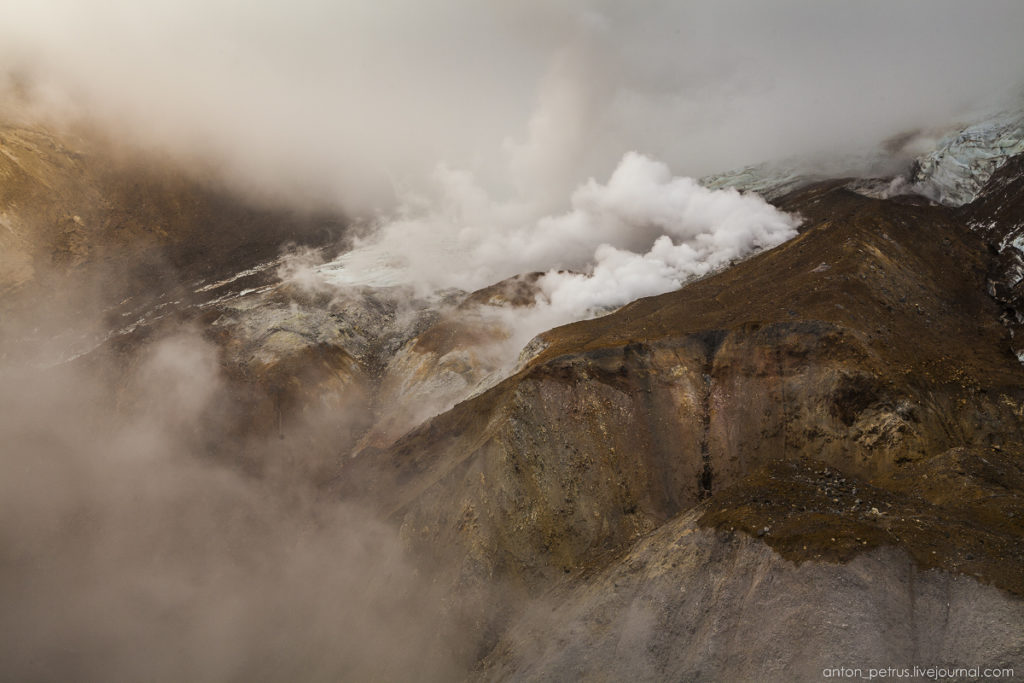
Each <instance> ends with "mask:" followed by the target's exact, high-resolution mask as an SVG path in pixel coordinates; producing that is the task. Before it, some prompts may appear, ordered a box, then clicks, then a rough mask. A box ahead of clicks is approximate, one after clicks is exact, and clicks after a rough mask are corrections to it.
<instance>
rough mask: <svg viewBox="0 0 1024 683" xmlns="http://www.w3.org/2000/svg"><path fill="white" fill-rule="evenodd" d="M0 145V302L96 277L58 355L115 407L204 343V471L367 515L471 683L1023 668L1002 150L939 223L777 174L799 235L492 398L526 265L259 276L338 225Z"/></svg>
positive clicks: (66, 147) (551, 342)
mask: <svg viewBox="0 0 1024 683" xmlns="http://www.w3.org/2000/svg"><path fill="white" fill-rule="evenodd" d="M3 136H4V137H3V140H2V142H3V144H2V145H0V149H2V150H3V152H4V156H3V157H2V158H0V164H2V166H0V169H2V171H3V173H4V178H5V182H4V183H3V184H0V187H2V188H3V192H4V194H3V195H2V199H3V201H4V204H3V214H2V219H3V227H4V229H5V232H3V235H2V238H3V240H4V241H3V242H2V243H0V247H2V249H0V253H2V255H3V262H2V263H0V267H2V273H3V275H2V277H3V278H5V279H4V283H5V284H4V285H3V286H4V287H6V288H7V292H6V295H5V296H4V299H3V301H4V305H5V307H6V310H7V311H9V312H13V313H14V314H18V315H21V314H24V313H25V311H26V310H28V309H27V308H26V306H27V303H35V302H38V301H39V300H40V293H41V292H42V293H44V294H45V293H46V292H47V291H48V290H49V289H53V288H57V289H59V288H60V287H62V286H66V285H67V283H73V282H79V283H80V282H84V281H90V280H92V281H97V282H98V283H99V284H98V285H96V287H95V288H90V297H91V298H93V299H95V298H97V297H96V296H95V291H94V290H97V289H98V290H99V291H100V292H101V295H100V296H99V297H98V299H99V300H100V301H101V302H103V306H106V311H105V313H104V314H103V315H104V316H105V320H104V324H105V325H106V327H104V325H101V326H100V328H101V330H100V334H99V335H98V337H97V339H96V340H94V342H93V344H92V346H97V345H98V347H97V348H96V349H95V350H94V351H93V352H91V353H89V354H87V355H85V356H83V357H82V358H81V359H79V361H78V363H79V364H85V365H90V364H96V365H102V364H103V363H102V361H103V360H104V359H107V360H109V359H113V360H114V361H115V362H114V364H115V365H117V366H119V368H120V370H119V371H118V372H119V373H120V374H116V376H115V380H114V388H115V390H116V391H117V392H118V394H119V396H120V399H119V400H120V402H121V403H122V404H126V405H130V404H131V402H132V401H133V400H134V399H133V396H132V392H133V388H132V386H130V384H129V385H122V384H121V380H120V379H117V378H120V377H127V376H131V374H132V372H133V367H134V365H135V364H136V363H137V362H139V361H138V359H139V358H142V357H143V356H144V355H145V354H144V353H143V352H144V351H145V349H146V347H147V346H148V345H149V344H150V343H151V342H153V341H154V340H159V339H161V338H162V337H164V336H166V335H167V334H173V333H174V332H175V331H176V330H178V329H179V328H181V327H182V326H183V325H184V326H186V327H188V328H189V329H192V330H195V331H196V332H197V333H198V334H199V335H200V336H201V337H203V338H204V339H205V340H206V341H207V342H210V343H212V345H213V347H214V348H215V349H216V359H217V363H218V364H219V369H220V371H221V372H222V373H223V375H224V377H225V379H226V388H225V389H224V395H223V399H224V400H223V401H222V402H221V403H222V405H221V406H219V408H218V409H217V410H216V411H214V413H215V414H213V413H211V415H208V416H206V418H207V419H205V420H204V421H203V429H204V430H206V431H205V432H204V433H203V435H202V436H203V438H202V439H199V440H197V442H198V443H203V444H204V446H203V448H202V449H201V452H200V455H209V454H214V455H223V456H225V457H226V458H228V459H229V460H228V461H229V462H231V463H232V464H234V465H237V464H242V465H243V466H244V468H245V470H246V471H247V472H249V473H250V474H253V475H259V474H261V473H263V472H265V471H266V470H267V468H268V465H270V466H274V467H285V468H287V469H289V470H294V471H295V472H298V473H299V475H298V476H300V477H306V478H308V479H310V480H311V481H312V482H313V483H314V484H315V485H317V486H320V487H322V488H321V492H322V493H324V492H325V493H328V494H330V497H332V498H333V499H343V500H358V501H361V502H364V503H367V504H368V505H369V506H371V507H373V508H376V509H377V510H379V511H380V512H381V514H382V515H383V516H384V517H386V518H387V519H389V520H390V521H391V522H392V523H393V524H394V525H396V526H399V527H400V530H401V535H402V537H403V538H404V540H405V541H406V542H407V544H408V545H409V546H410V547H411V548H412V549H414V551H415V553H416V556H417V558H419V560H420V561H422V562H423V566H424V567H431V566H433V561H436V562H437V563H438V564H437V566H441V567H445V568H451V569H450V576H449V585H448V586H447V588H448V589H449V590H454V591H456V592H457V594H458V595H460V596H465V595H466V593H467V592H468V593H469V595H470V596H471V597H470V598H469V599H466V600H465V602H466V604H465V605H456V606H454V607H453V608H452V615H455V614H456V613H459V614H460V616H464V615H461V612H465V613H466V614H468V618H469V619H470V621H471V622H472V624H473V626H474V629H475V630H474V632H473V634H472V635H471V636H468V637H467V640H468V641H469V642H468V643H460V644H458V646H455V647H453V649H459V650H469V651H471V652H473V653H474V654H473V655H472V656H471V659H472V660H473V661H475V662H476V675H478V676H479V677H481V678H488V679H490V678H514V679H531V680H532V679H542V680H544V679H546V680H564V679H565V678H571V677H578V676H580V675H585V676H587V677H589V678H597V679H601V678H605V679H609V680H615V679H622V678H626V677H629V678H639V679H664V678H670V679H702V678H718V679H728V678H732V679H737V678H739V679H760V680H788V679H791V678H792V677H793V676H796V677H798V678H799V677H807V678H813V677H814V676H816V675H817V673H816V672H818V673H820V671H821V669H822V668H823V667H825V666H830V665H842V664H844V663H850V664H856V663H861V662H866V661H868V660H873V659H874V658H878V659H879V661H884V662H885V663H886V664H887V665H892V666H898V665H902V664H904V663H906V664H910V665H913V664H915V663H918V660H921V661H923V662H924V663H927V664H931V665H935V664H940V663H948V664H964V663H971V662H973V663H981V662H984V663H985V664H986V665H991V666H998V665H1007V666H1016V667H1020V668H1021V669H1022V670H1024V636H1022V635H1021V634H1022V633H1024V629H1022V628H1021V627H1022V625H1024V600H1022V598H1024V571H1022V570H1021V567H1024V445H1022V442H1024V438H1022V431H1021V429H1022V427H1024V368H1022V366H1021V364H1020V363H1019V362H1018V360H1017V358H1016V356H1015V350H1017V349H1018V348H1019V346H1018V345H1017V344H1019V341H1020V337H1019V336H1018V338H1017V339H1016V340H1014V339H1013V337H1012V336H1011V334H1012V333H1013V332H1016V331H1018V330H1019V329H1020V322H1019V321H1020V316H1019V313H1018V310H1019V306H1018V303H1019V298H1020V297H1019V289H1020V276H1019V275H1020V268H1019V266H1020V263H1019V259H1020V257H1019V250H1018V249H1017V248H1016V246H1014V245H1015V240H1016V238H1017V236H1018V235H1017V233H1018V232H1019V230H1020V220H1019V218H1020V216H1021V215H1024V214H1022V213H1021V207H1022V206H1024V200H1022V196H1024V195H1022V194H1021V186H1020V178H1021V173H1020V169H1021V168H1022V166H1021V164H1022V163H1024V162H1022V161H1021V157H1017V158H1015V159H1012V160H1010V161H1009V162H1008V163H1006V164H1005V165H1003V166H1001V167H1000V168H998V169H996V170H995V171H994V172H993V173H992V175H991V177H990V178H989V179H988V180H987V182H986V183H985V184H984V187H983V189H982V191H981V192H980V194H978V195H977V196H976V197H973V199H972V200H971V201H970V203H968V204H965V205H964V206H961V207H947V206H941V205H936V204H933V203H931V202H929V201H928V200H926V199H924V198H921V197H917V196H903V197H891V198H888V199H877V198H870V197H866V196H863V195H861V194H858V193H856V192H855V191H853V190H851V189H850V187H855V185H854V186H851V185H850V184H849V183H847V182H845V181H841V180H837V181H825V182H816V183H814V184H805V183H803V181H798V180H794V179H793V178H789V179H787V183H788V184H787V186H786V187H787V189H789V188H791V187H796V186H798V185H802V187H800V189H796V190H795V191H790V192H789V193H788V194H784V195H782V196H779V197H777V198H776V199H775V200H774V201H775V203H776V204H777V205H778V206H779V207H780V208H782V209H784V210H786V211H790V212H795V213H798V214H800V216H801V217H802V218H803V226H802V229H801V234H800V235H799V236H798V237H797V238H795V239H793V240H791V241H790V242H787V243H785V244H783V245H782V246H780V247H777V248H776V249H773V250H772V251H770V252H765V253H762V254H760V255H758V256H756V257H754V258H752V259H749V260H747V261H745V262H742V263H740V264H738V265H735V266H734V267H732V268H730V269H729V270H726V271H723V272H720V273H718V274H715V275H712V276H710V277H707V278H705V279H703V280H700V281H697V282H693V283H691V284H689V285H687V286H686V287H684V288H683V289H681V290H679V291H676V292H672V293H669V294H665V295H662V296H658V297H652V298H648V299H643V300H640V301H636V302H634V303H632V304H629V305H627V306H625V307H623V308H622V309H620V310H618V311H616V312H615V313H613V314H611V315H607V316H604V317H601V318H596V319H593V320H588V321H585V322H580V323H576V324H573V325H568V326H565V327H561V328H557V329H555V330H551V331H549V332H547V333H544V334H542V335H541V336H540V337H539V338H538V339H536V340H534V341H533V342H532V343H531V344H530V346H529V353H528V354H525V355H524V358H526V359H527V360H526V361H525V363H524V364H523V365H522V367H521V368H518V369H516V370H515V371H514V374H512V375H511V376H510V377H508V378H506V379H505V380H504V381H501V382H500V383H497V384H496V385H494V386H491V385H492V384H494V382H495V381H496V378H497V377H499V374H500V373H501V372H502V371H504V370H506V369H507V368H508V367H509V364H508V362H507V358H505V357H504V356H503V355H502V353H504V352H502V353H498V352H497V349H498V347H499V346H500V345H501V344H502V343H505V342H507V340H508V329H507V328H506V327H504V325H506V324H507V321H508V320H514V315H515V313H516V311H517V310H519V309H525V308H527V307H529V306H530V305H531V303H532V302H533V296H534V294H535V288H534V284H535V282H536V275H524V276H520V277H519V278H513V279H511V280H509V281H506V282H503V283H498V284H496V285H494V286H492V287H489V288H486V289H484V290H481V291H480V292H477V293H467V292H445V293H441V294H439V295H437V296H435V297H433V298H422V297H421V298H417V297H415V296H413V295H412V294H411V293H410V292H409V291H407V290H405V289H403V288H402V287H398V286H386V287H375V286H352V287H346V288H338V287H335V286H331V285H330V283H327V282H324V281H323V280H322V279H320V278H319V276H318V275H316V273H317V272H318V271H317V270H316V268H313V269H312V270H309V269H307V268H306V267H305V266H303V265H302V264H301V263H300V261H301V260H302V259H301V258H297V259H296V258H293V257H292V256H287V255H285V256H283V257H282V256H281V253H282V252H281V250H282V248H284V247H285V243H286V242H287V241H288V240H292V239H294V240H296V241H300V242H301V241H305V242H308V243H311V244H314V245H315V244H324V243H327V242H330V241H331V240H332V239H333V238H334V236H336V235H337V233H338V231H339V230H340V227H339V226H340V225H341V221H340V219H338V218H331V217H327V218H323V217H309V216H295V215H293V214H289V213H285V212H277V211H272V210H269V209H265V208H254V207H252V206H249V205H247V204H246V203H245V202H244V201H242V200H239V199H237V198H232V196H231V195H229V194H220V193H218V192H217V191H214V190H210V189H209V188H207V187H204V186H200V185H198V184H194V183H192V181H188V180H186V179H184V178H182V177H180V176H177V175H175V174H174V173H173V172H170V171H166V172H165V171H161V170H153V168H152V167H149V166H146V167H145V172H144V173H143V172H141V171H140V172H138V173H131V172H127V171H126V170H125V169H126V168H131V166H130V165H129V166H125V162H124V161H123V160H122V161H115V160H113V159H110V158H108V157H105V156H103V155H102V154H99V153H98V152H95V150H94V148H93V147H90V146H89V144H90V143H84V142H83V143H82V144H83V145H84V147H83V150H84V151H71V150H72V147H73V145H71V144H70V143H69V142H68V140H69V138H60V137H58V136H55V135H52V134H49V133H42V132H39V131H35V130H29V129H22V128H17V127H7V128H5V129H4V130H3ZM773 196H776V195H773ZM250 228H252V231H251V232H250ZM314 262H315V259H314ZM112 264H113V265H117V266H120V265H122V264H124V265H125V266H126V267H125V268H120V267H115V268H109V267H108V266H110V265H112ZM297 272H298V274H296V273H297ZM307 276H308V277H307ZM62 283H63V284H62ZM103 306H101V308H102V307H103ZM19 307H20V308H19ZM488 307H491V308H493V309H495V310H498V309H500V310H501V311H502V313H503V317H501V318H495V317H493V316H491V315H489V314H487V313H486V310H487V309H488ZM29 312H33V311H29ZM36 313H38V312H36ZM509 316H511V317H509ZM10 319H11V318H8V320H10ZM501 320H504V321H506V322H504V323H501V322H499V321H501ZM60 323H61V321H60V320H56V321H55V322H54V324H55V325H59V324H60ZM8 325H9V326H8V330H11V329H16V328H19V326H17V325H10V324H8ZM37 334H38V331H37ZM45 334H46V332H45V330H44V332H43V333H42V336H45ZM104 340H105V341H104ZM16 341H18V342H19V343H18V344H12V345H10V348H16V347H19V346H24V345H25V344H24V342H25V340H24V339H21V340H16ZM87 348H92V347H91V346H88V345H87ZM488 386H491V388H490V389H487V390H486V391H482V389H484V388H486V387H488ZM471 395H472V398H467V397H469V396H471ZM459 401H461V402H459ZM449 407H450V409H449ZM441 411H444V412H441ZM439 412H441V414H439V415H436V417H433V418H431V417H430V416H431V415H435V414H437V413H439ZM428 418H429V419H428ZM422 420H427V421H426V422H424V423H423V424H421V425H420V426H418V427H416V425H417V424H419V423H420V422H421V421H422ZM413 427H415V428H413ZM410 428H413V429H412V431H410V432H408V433H405V432H406V430H407V429H410ZM403 433H405V435H404V436H402V434H403ZM268 436H269V437H272V438H269V439H268V438H267V437H268ZM396 439H397V441H396ZM307 483H308V482H307ZM473 595H475V596H476V597H477V598H478V599H481V600H483V602H482V603H479V602H474V601H473V600H472V599H471V598H472V596H473ZM496 596H497V597H496ZM524 596H529V597H530V598H531V599H530V600H529V601H527V602H526V603H521V601H520V599H521V598H522V597H524ZM457 602H458V601H453V604H455V603H457ZM522 604H526V605H527V607H526V608H523V607H522ZM844 658H845V660H844Z"/></svg>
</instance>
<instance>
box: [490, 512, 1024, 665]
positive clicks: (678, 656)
mask: <svg viewBox="0 0 1024 683" xmlns="http://www.w3.org/2000/svg"><path fill="white" fill-rule="evenodd" d="M699 514H700V511H699V508H698V509H697V510H694V511H691V512H689V513H687V514H685V515H682V516H680V517H678V518H676V519H675V520H673V521H672V522H670V523H667V524H665V525H664V526H662V527H661V528H659V529H658V530H657V531H655V532H654V533H652V534H650V535H649V536H647V537H646V538H644V539H643V540H641V541H640V542H639V543H637V544H636V546H634V547H633V548H632V549H631V550H630V552H629V553H628V554H627V555H626V556H625V557H623V558H622V559H620V560H619V561H618V562H616V563H614V564H613V565H611V566H610V567H608V568H607V569H605V570H604V571H602V572H601V573H600V574H599V575H598V576H597V577H595V578H594V579H593V580H591V581H589V582H587V583H584V584H582V585H580V586H579V587H578V588H575V589H572V590H568V591H565V592H563V593H562V594H558V595H552V596H550V598H549V599H548V600H546V601H541V602H539V603H538V604H536V605H534V606H533V609H532V610H530V611H528V612H527V613H526V614H525V615H524V616H523V617H522V618H521V619H520V620H519V621H518V623H516V624H515V625H514V626H513V627H512V628H511V629H510V630H509V631H508V633H507V634H506V635H505V637H504V638H503V639H502V640H501V641H500V642H499V644H498V646H497V647H496V648H495V650H494V651H493V652H492V654H491V655H490V657H489V658H488V659H487V660H486V661H485V662H484V664H483V666H482V667H481V669H480V670H479V671H478V672H477V675H478V677H479V678H480V679H482V680H530V681H566V680H595V681H620V680H635V681H695V680H733V681H755V680H756V681H804V680H808V681H809V680H821V679H822V676H823V671H824V670H825V669H827V668H833V667H850V668H862V669H863V670H864V675H865V676H867V671H868V669H869V668H885V667H894V668H911V669H912V668H913V667H914V666H919V667H922V668H925V667H945V668H954V667H974V666H978V667H1008V668H1013V669H1015V670H1016V671H1021V670H1022V669H1024V631H1022V630H1021V628H1020V627H1021V624H1024V603H1022V602H1021V601H1019V600H1014V599H1012V598H1010V597H1009V596H1008V595H1006V594H1004V593H1002V592H1000V591H999V590H997V589H995V588H991V587H988V586H984V585H981V584H979V583H978V582H977V581H975V580H974V579H972V578H969V577H963V576H959V577H958V576H951V575H949V574H945V573H943V572H938V571H934V570H932V571H920V570H919V569H917V568H916V567H915V566H914V564H913V563H912V562H911V561H910V559H909V558H908V557H907V556H906V555H904V554H903V553H901V552H900V551H898V550H895V549H892V548H883V549H879V550H876V551H873V552H871V553H868V554H865V555H861V556H859V557H857V558H856V559H855V560H853V561H852V562H850V563H848V564H827V563H819V562H813V561H809V562H804V563H802V564H800V565H796V564H793V563H791V562H789V561H787V560H785V559H783V558H782V557H780V556H779V555H777V554H775V553H774V552H773V551H772V550H770V549H769V548H768V547H767V546H765V545H764V544H763V543H761V542H759V541H757V540H755V539H753V538H751V537H750V536H747V535H744V534H728V533H721V532H719V533H716V532H713V531H709V530H706V529H701V528H699V527H698V526H697V525H696V518H697V516H699ZM906 678H909V676H908V677H906ZM918 680H920V679H918ZM951 680H972V679H971V678H970V677H969V676H963V677H958V678H953V679H951Z"/></svg>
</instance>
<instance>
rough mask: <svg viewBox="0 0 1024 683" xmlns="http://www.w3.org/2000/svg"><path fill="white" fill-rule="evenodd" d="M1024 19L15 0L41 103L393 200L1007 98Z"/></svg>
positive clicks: (882, 130) (352, 204) (947, 116)
mask: <svg viewBox="0 0 1024 683" xmlns="http://www.w3.org/2000/svg"><path fill="white" fill-rule="evenodd" d="M1022 29H1024V8H1022V7H1021V6H1020V3H1017V2H1013V1H1012V0H1006V1H985V2H978V3H971V4H970V6H967V5H964V4H963V3H957V2H953V1H948V0H940V1H938V2H929V3H922V2H916V1H909V0H906V1H902V2H860V3H847V4H845V5H843V6H832V5H829V6H823V5H822V4H821V3H816V2H810V1H808V0H784V1H782V2H773V3H771V4H770V5H767V4H764V3H754V2H729V1H726V2H714V3H710V2H707V3H674V2H649V3H643V4H641V5H628V6H626V5H622V4H621V3H614V2H610V1H592V2H585V1H583V0H575V1H565V0H563V1H561V2H526V3H496V4H495V3H490V4H484V5H481V4H480V3H473V2H469V1H467V0H449V1H446V2H441V3H431V4H430V5H429V6H428V5H423V4H420V3H401V2H394V1H388V2H376V3H369V2H342V3H337V2H323V1H321V0H300V1H299V2H289V3H285V2H280V1H277V0H272V1H269V2H266V1H265V2H260V3H245V4H242V3H238V2H232V1H231V0H215V1H213V2H203V3H198V2H195V1H193V0H185V1H179V2H168V1H166V0H155V1H152V2H147V3H145V4H144V5H139V4H138V3H130V2H126V1H125V0H114V1H112V2H104V3H81V2H74V1H73V0H42V1H38V0H33V1H32V2H28V1H25V0H12V1H10V2H7V3H5V4H4V7H3V8H2V9H0V64H3V65H4V66H5V67H6V71H7V73H8V74H9V76H10V78H12V79H13V80H14V81H15V82H16V83H17V84H19V88H20V90H21V91H22V92H23V93H27V95H26V96H27V97H28V99H29V100H30V101H32V102H33V103H34V104H35V106H36V108H37V109H38V110H40V111H46V112H48V113H49V114H50V115H51V116H53V117H55V118H57V119H60V118H63V119H68V118H75V117H79V118H81V117H82V116H85V117H88V118H89V119H90V120H92V121H94V122H98V124H99V125H100V126H101V127H105V128H106V129H107V130H111V131H115V133H116V139H117V140H118V141H119V142H122V143H131V144H135V145H140V146H142V147H144V148H147V149H151V150H158V151H159V152H161V153H162V154H167V155H170V156H171V157H173V158H176V159H178V160H180V161H183V162H185V163H186V164H189V165H192V166H198V165H200V164H204V165H206V166H207V167H210V168H213V169H215V170H216V171H217V172H218V173H221V174H222V175H223V176H225V177H226V178H228V179H229V180H230V181H231V182H232V183H233V184H234V185H235V186H236V188H239V189H244V190H247V191H249V192H251V193H252V194H254V195H258V196H261V197H266V198H273V199H274V200H276V201H284V202H312V203H316V204H319V205H329V206H342V207H344V208H346V209H347V210H349V211H350V212H353V213H367V214H372V213H373V212H374V211H375V210H380V209H384V210H390V209H391V208H392V207H393V206H394V202H395V197H396V194H401V193H403V192H408V191H420V190H422V189H423V188H424V187H425V186H427V185H428V184H429V183H430V182H431V181H430V178H431V175H432V174H433V173H435V171H436V169H437V168H438V164H442V163H443V164H444V165H445V167H447V168H449V169H458V170H460V171H465V172H468V173H470V174H472V176H473V177H474V178H475V179H476V182H478V183H479V184H480V186H481V187H483V188H484V189H485V190H486V191H487V192H488V194H490V195H491V196H493V197H496V198H497V199H499V200H501V201H503V202H504V201H506V200H510V201H511V200H514V201H517V202H527V203H530V204H536V205H538V206H537V207H536V211H539V212H547V213H550V212H554V211H558V210H561V209H564V208H565V204H566V201H567V199H568V196H569V193H570V192H571V191H572V189H573V188H575V187H576V186H578V185H579V184H581V183H583V182H585V181H586V180H587V178H590V177H595V178H604V177H607V176H608V175H609V174H610V173H611V171H612V170H613V169H614V167H615V166H616V165H617V163H618V162H619V160H620V159H621V158H622V156H623V155H624V154H625V153H626V152H630V151H634V152H638V153H641V154H645V155H648V156H651V157H653V158H655V159H658V160H660V161H662V162H664V163H667V164H668V165H669V166H670V168H671V169H672V171H673V173H675V174H677V175H681V176H693V177H699V176H701V175H705V174H709V173H713V172H719V171H723V170H727V169H729V168H733V167H737V166H741V165H744V164H748V163H757V162H761V161H765V160H772V159H778V158H788V157H792V156H799V155H809V154H814V153H820V152H823V151H827V152H829V153H830V154H833V155H834V154H835V153H838V152H841V151H863V149H864V147H865V146H869V145H874V144H877V143H879V142H881V141H883V140H884V139H886V138H887V137H888V136H891V135H893V134H896V133H901V132H905V131H907V130H908V129H917V128H922V127H929V126H941V125H944V124H949V123H951V122H953V121H954V120H955V119H956V118H957V117H960V116H964V115H966V114H967V113H968V112H970V111H972V110H976V109H978V108H979V107H980V108H984V107H988V106H996V105H998V104H999V103H1000V102H1002V101H1005V100H1006V99H1008V98H1011V99H1012V98H1015V97H1017V96H1019V95H1020V91H1021V74H1022V66H1024V54H1022V53H1021V51H1020V49H1019V36H1020V35H1021V32H1022Z"/></svg>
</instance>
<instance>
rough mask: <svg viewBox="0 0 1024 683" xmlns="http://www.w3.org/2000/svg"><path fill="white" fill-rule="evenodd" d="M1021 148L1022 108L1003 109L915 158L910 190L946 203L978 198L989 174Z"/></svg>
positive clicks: (1023, 148)
mask: <svg viewBox="0 0 1024 683" xmlns="http://www.w3.org/2000/svg"><path fill="white" fill-rule="evenodd" d="M1022 152H1024V110H1020V111H1012V112H1003V113H1001V114H998V115H996V116H994V117H991V118H989V119H986V120H984V121H980V122H978V123H975V124H972V125H970V126H968V127H966V128H963V129H961V130H959V131H957V132H956V133H954V134H952V135H949V136H947V137H945V138H943V139H942V140H941V141H940V142H939V144H938V145H937V146H936V148H935V149H934V150H933V151H931V152H929V153H927V154H925V155H924V156H921V157H919V158H918V160H917V163H916V170H915V172H914V173H913V175H912V176H911V177H910V188H908V189H910V190H912V191H914V192H917V193H919V194H922V195H924V196H926V197H928V198H929V199H931V200H933V201H936V202H938V203H940V204H944V205H946V206H963V205H964V204H969V203H971V202H972V201H974V200H975V199H977V197H978V194H979V193H980V192H981V189H982V188H983V187H984V186H985V184H986V183H987V182H988V180H989V178H991V177H992V174H993V173H995V172H996V171H997V170H999V168H1000V167H1002V165H1003V164H1005V163H1006V161H1007V160H1008V159H1009V158H1010V157H1012V156H1014V155H1016V154H1020V153H1022Z"/></svg>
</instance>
